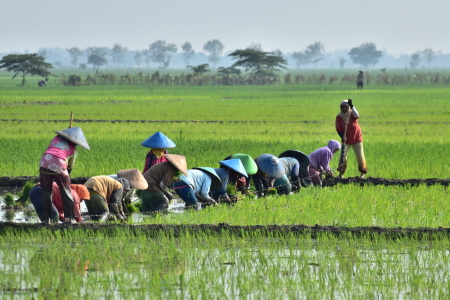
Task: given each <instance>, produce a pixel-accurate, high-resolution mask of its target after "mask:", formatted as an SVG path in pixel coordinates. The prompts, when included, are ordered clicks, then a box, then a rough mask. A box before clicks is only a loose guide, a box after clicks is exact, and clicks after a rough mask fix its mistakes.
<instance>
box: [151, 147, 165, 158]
mask: <svg viewBox="0 0 450 300" xmlns="http://www.w3.org/2000/svg"><path fill="white" fill-rule="evenodd" d="M164 151H166V149H157V148H152V152H153V154H155V156H156V157H157V158H161V157H162V156H163V155H164Z"/></svg>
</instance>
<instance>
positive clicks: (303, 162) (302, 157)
mask: <svg viewBox="0 0 450 300" xmlns="http://www.w3.org/2000/svg"><path fill="white" fill-rule="evenodd" d="M278 157H280V158H281V157H293V158H295V159H296V160H298V162H299V163H300V171H304V170H306V169H308V166H309V158H308V155H306V154H305V153H303V152H301V151H298V150H286V151H284V152H283V153H281V154H280V155H279V156H278Z"/></svg>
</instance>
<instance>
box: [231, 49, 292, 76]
mask: <svg viewBox="0 0 450 300" xmlns="http://www.w3.org/2000/svg"><path fill="white" fill-rule="evenodd" d="M228 56H230V57H232V58H233V59H237V61H236V62H235V63H234V64H233V65H232V68H238V67H241V68H245V70H246V71H250V72H252V73H256V74H258V73H260V74H264V73H267V72H269V73H272V72H273V71H280V69H279V68H283V69H285V68H286V65H287V61H286V60H285V59H284V58H283V57H281V56H279V55H275V54H274V53H273V52H264V51H259V50H253V49H244V50H236V51H234V52H233V53H230V54H228Z"/></svg>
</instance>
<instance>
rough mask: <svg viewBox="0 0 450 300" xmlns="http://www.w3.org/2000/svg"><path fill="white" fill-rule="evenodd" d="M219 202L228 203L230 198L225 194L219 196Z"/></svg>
mask: <svg viewBox="0 0 450 300" xmlns="http://www.w3.org/2000/svg"><path fill="white" fill-rule="evenodd" d="M219 200H220V202H230V197H228V194H227V193H225V194H223V195H220V196H219Z"/></svg>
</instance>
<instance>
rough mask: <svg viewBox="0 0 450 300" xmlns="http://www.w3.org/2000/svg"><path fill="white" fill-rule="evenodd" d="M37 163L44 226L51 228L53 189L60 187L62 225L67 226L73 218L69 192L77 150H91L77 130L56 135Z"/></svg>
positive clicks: (71, 199) (78, 128) (66, 130)
mask: <svg viewBox="0 0 450 300" xmlns="http://www.w3.org/2000/svg"><path fill="white" fill-rule="evenodd" d="M56 133H57V134H58V135H57V136H55V137H54V138H53V140H52V141H51V142H50V145H49V146H48V148H47V150H46V151H45V153H44V154H43V155H42V157H41V161H40V163H39V167H40V170H39V181H40V183H41V190H42V202H43V204H44V217H45V220H44V222H43V223H44V224H50V217H51V213H52V185H53V182H56V184H57V185H58V187H59V191H60V192H61V198H62V203H63V209H64V223H68V224H70V223H71V222H72V219H73V218H74V212H73V207H74V205H73V204H74V202H73V198H72V193H71V190H70V172H71V170H72V167H73V165H74V164H75V159H76V157H77V149H76V146H77V145H79V146H81V147H83V148H85V149H87V150H90V148H89V145H88V143H87V141H86V138H85V137H84V134H83V131H82V130H81V128H80V127H73V128H69V129H64V130H61V131H57V132H56Z"/></svg>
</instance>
